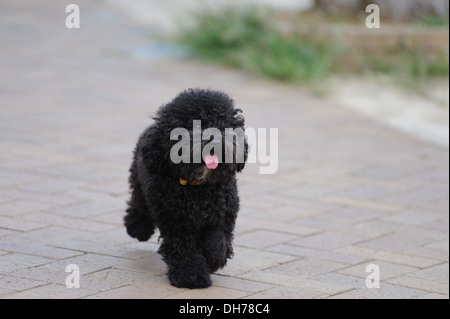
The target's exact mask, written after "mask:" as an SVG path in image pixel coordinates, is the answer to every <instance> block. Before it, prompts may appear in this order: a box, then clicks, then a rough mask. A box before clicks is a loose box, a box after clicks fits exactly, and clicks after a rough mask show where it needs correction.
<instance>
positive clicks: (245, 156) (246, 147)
mask: <svg viewBox="0 0 450 319" xmlns="http://www.w3.org/2000/svg"><path fill="white" fill-rule="evenodd" d="M248 148H249V146H248V143H247V138H246V137H245V138H244V162H243V163H236V172H238V173H240V172H241V171H242V170H243V169H244V167H245V163H246V162H247V156H248Z"/></svg>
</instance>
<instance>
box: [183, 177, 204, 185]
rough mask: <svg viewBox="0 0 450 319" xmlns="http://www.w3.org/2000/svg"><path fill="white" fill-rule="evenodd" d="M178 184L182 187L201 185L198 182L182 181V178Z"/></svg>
mask: <svg viewBox="0 0 450 319" xmlns="http://www.w3.org/2000/svg"><path fill="white" fill-rule="evenodd" d="M179 182H180V184H181V185H183V186H185V185H202V183H200V182H197V181H191V182H188V181H187V180H185V179H182V178H180V180H179Z"/></svg>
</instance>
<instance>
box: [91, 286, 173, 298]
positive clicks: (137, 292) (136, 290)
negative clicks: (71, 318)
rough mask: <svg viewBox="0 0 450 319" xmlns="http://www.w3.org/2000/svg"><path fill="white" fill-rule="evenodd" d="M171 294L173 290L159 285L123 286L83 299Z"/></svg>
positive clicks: (158, 296) (148, 296) (151, 296)
mask: <svg viewBox="0 0 450 319" xmlns="http://www.w3.org/2000/svg"><path fill="white" fill-rule="evenodd" d="M171 295H173V291H171V290H167V289H164V288H161V287H158V288H152V287H135V286H124V287H118V288H114V289H111V290H108V291H104V292H100V293H96V294H91V295H89V296H87V297H84V298H83V299H161V298H167V297H169V296H171Z"/></svg>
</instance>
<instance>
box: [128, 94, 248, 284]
mask: <svg viewBox="0 0 450 319" xmlns="http://www.w3.org/2000/svg"><path fill="white" fill-rule="evenodd" d="M233 104H234V102H233V100H231V99H230V97H229V96H228V95H226V94H224V93H222V92H218V91H213V90H200V89H189V90H187V91H184V92H182V93H180V94H179V95H178V96H177V97H176V98H175V99H174V100H173V101H172V102H170V103H168V104H166V105H163V106H162V107H161V108H160V109H159V110H158V112H157V114H156V116H155V117H154V120H155V122H154V123H153V125H151V126H150V127H148V128H147V129H146V130H145V131H144V132H143V133H142V135H141V136H140V138H139V141H138V143H137V146H136V148H135V150H134V156H133V162H132V165H131V168H130V177H129V183H130V190H131V199H130V200H129V201H128V208H127V210H126V212H127V214H126V216H125V218H124V221H125V226H126V228H127V232H128V234H129V235H130V236H131V237H133V238H137V239H138V240H139V241H146V240H148V239H149V238H150V236H151V235H152V234H153V233H154V231H155V228H156V227H158V228H159V230H160V233H161V238H162V239H163V240H162V243H161V246H160V248H159V250H158V252H159V253H160V254H161V256H162V257H163V260H164V261H165V262H166V264H167V266H168V277H169V280H170V283H171V284H172V285H174V286H176V287H186V288H204V287H209V286H210V285H211V280H210V276H209V275H210V274H211V273H213V272H215V271H217V270H218V269H219V268H222V267H224V266H225V264H226V262H227V259H228V258H231V257H232V255H233V249H232V240H233V229H234V225H235V220H236V216H237V213H238V210H239V197H238V191H237V185H236V176H235V175H236V172H240V171H242V169H243V168H244V165H245V160H246V158H247V151H248V145H247V142H246V140H245V137H244V138H243V139H242V138H240V136H238V134H236V133H235V134H234V136H232V138H231V139H229V138H227V136H228V135H229V134H230V130H234V131H235V132H238V131H239V129H240V130H241V131H243V130H244V118H243V116H242V115H240V113H241V112H242V111H241V110H240V109H236V108H234V106H233ZM209 128H216V129H217V130H215V133H217V132H220V133H221V137H220V136H218V135H217V134H214V135H212V134H211V135H210V134H209V133H211V131H208V133H207V134H206V136H205V129H209ZM180 129H181V132H186V133H187V134H185V135H183V134H181V135H177V134H173V132H177V130H178V131H180ZM196 134H201V135H202V139H200V140H199V139H198V137H199V136H197V142H196V136H195V135H196ZM171 135H172V136H171ZM173 135H175V137H174V136H173ZM242 136H243V135H242ZM183 137H184V138H189V140H188V141H190V142H188V143H187V144H186V143H185V141H184V144H183V145H184V146H185V147H184V148H180V149H179V150H178V149H177V148H176V146H177V143H181V142H180V141H182V140H183ZM206 148H208V150H206ZM202 150H203V152H201V151H202ZM205 150H206V152H205ZM230 150H231V151H232V152H234V153H232V156H231V157H230V156H229V155H227V154H229V153H227V152H229V151H230ZM183 151H184V154H183V155H184V157H183V158H184V160H182V161H181V162H179V157H177V156H180V155H181V153H183ZM196 151H197V152H198V154H195V152H196ZM239 151H241V154H242V156H240V160H238V157H239V156H238V153H239ZM186 152H188V153H187V154H186ZM201 153H203V155H202V156H201V157H200V155H199V154H201ZM222 154H224V155H225V156H223V158H220V157H222V156H221V155H222ZM186 155H187V156H186ZM196 156H197V161H195V157H196ZM227 156H228V157H227ZM226 157H227V158H228V159H230V158H231V160H225V158H226ZM174 158H178V160H174ZM176 162H179V163H176Z"/></svg>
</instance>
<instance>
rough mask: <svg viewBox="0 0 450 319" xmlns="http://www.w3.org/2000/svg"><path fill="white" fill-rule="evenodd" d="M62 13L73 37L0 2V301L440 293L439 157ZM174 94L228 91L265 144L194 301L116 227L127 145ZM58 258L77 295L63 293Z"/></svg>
mask: <svg viewBox="0 0 450 319" xmlns="http://www.w3.org/2000/svg"><path fill="white" fill-rule="evenodd" d="M78 1H79V2H77V4H79V5H80V7H82V8H83V9H82V10H83V12H84V15H82V16H83V18H82V23H83V25H84V26H83V27H82V28H81V29H78V30H76V32H71V31H68V30H67V29H66V28H64V26H62V27H61V25H60V23H59V22H60V19H59V18H58V16H59V17H61V12H63V11H61V9H62V10H63V9H64V6H61V5H57V6H55V5H54V3H53V2H51V1H44V0H36V1H33V2H30V1H26V0H16V1H13V2H11V1H6V2H5V1H3V2H0V38H2V39H3V40H4V42H5V43H8V44H9V45H8V46H5V47H4V48H2V50H1V51H0V64H1V65H2V75H3V76H1V77H0V87H1V88H2V89H1V90H0V101H1V103H2V105H1V113H2V114H1V116H0V298H89V299H94V298H96V299H99V298H111V299H113V298H186V299H189V298H233V299H235V298H308V299H309V298H423V299H437V298H441V297H446V298H448V295H449V292H448V280H449V279H448V251H449V248H448V247H449V243H448V237H449V236H448V233H449V227H448V224H449V217H448V213H449V195H448V191H449V187H448V160H449V155H448V150H445V149H439V148H436V147H434V146H431V145H429V144H427V143H425V142H422V141H418V140H415V139H413V138H410V137H408V136H406V135H404V134H403V133H400V132H396V131H394V130H392V129H390V128H386V126H384V125H382V124H379V123H377V122H375V121H373V120H372V119H367V118H365V117H362V116H360V115H358V114H356V113H354V112H353V111H351V110H347V109H345V108H341V107H337V106H336V104H335V102H334V101H332V100H331V99H329V98H327V97H317V96H314V95H312V94H309V93H308V92H307V91H305V90H299V88H298V87H297V86H286V85H284V84H281V83H275V82H270V81H261V80H260V79H258V78H257V77H253V76H249V75H247V74H245V73H242V72H236V71H235V70H232V69H227V68H222V67H220V66H216V65H208V64H204V63H202V62H200V61H196V60H193V59H190V58H175V57H167V56H164V58H160V57H154V56H148V57H141V58H137V57H136V56H134V55H133V54H131V53H128V52H133V51H134V50H136V48H140V47H141V46H142V44H143V43H146V44H148V43H150V44H153V43H158V45H159V41H158V42H157V41H156V40H155V39H153V38H152V37H153V35H150V38H149V37H148V36H146V34H148V32H147V31H148V29H147V28H146V27H144V26H140V25H138V24H136V23H135V21H131V20H130V19H129V17H126V16H125V15H124V14H123V12H121V11H120V10H118V9H117V8H115V7H113V6H111V5H110V4H109V2H108V1H107V2H106V3H104V4H99V3H96V2H93V1H87V0H78ZM151 5H153V6H158V5H159V4H158V3H157V2H154V3H153V2H152V3H151ZM156 11H157V10H156ZM156 11H155V12H156ZM58 21H59V22H58ZM19 22H20V23H19ZM22 22H24V23H22ZM19 24H20V28H18V27H19ZM29 26H33V27H32V28H30V27H29ZM19 29H20V30H21V31H23V32H18V31H19ZM22 29H23V30H22ZM72 31H74V30H72ZM37 34H45V37H40V38H39V39H38V40H39V41H38V42H39V44H38V45H36V43H37V42H36V35H37ZM152 34H153V33H152ZM192 74H195V75H196V76H195V77H192ZM68 75H70V76H68ZM188 87H211V88H217V89H220V90H223V91H225V92H227V93H229V94H230V96H232V97H233V98H234V99H235V101H236V105H237V106H238V107H242V108H243V109H244V116H245V117H246V125H247V127H253V128H264V127H265V128H270V127H275V128H278V129H279V136H280V139H279V145H278V147H279V154H280V158H279V163H278V164H279V165H278V171H277V173H276V174H273V175H261V174H259V168H260V166H261V165H260V163H256V164H252V163H248V164H247V166H246V169H245V171H244V172H243V174H239V192H240V198H241V211H240V213H239V216H238V219H237V225H236V231H235V242H234V252H235V255H234V257H233V259H231V260H229V261H228V264H227V265H226V267H224V268H223V269H221V270H219V271H218V272H217V273H216V274H213V275H212V281H213V285H212V287H210V288H208V289H199V290H188V289H178V288H175V287H173V286H171V285H170V283H169V281H168V278H167V275H166V272H167V266H166V265H165V263H164V262H163V261H162V259H161V256H160V255H159V254H158V253H157V250H158V247H159V245H160V243H159V242H158V238H159V236H160V233H159V232H158V231H157V232H156V233H155V234H154V236H152V238H151V239H150V240H149V241H148V242H144V243H141V242H138V241H136V240H135V239H132V238H130V237H129V236H128V235H127V233H126V230H125V227H124V226H123V216H124V214H125V209H126V201H127V200H128V199H129V194H128V182H127V178H128V169H129V165H130V162H131V157H132V151H133V147H134V145H135V143H136V140H137V139H138V137H139V134H140V133H141V132H142V130H143V129H144V128H145V127H147V126H148V125H150V124H151V123H152V120H151V118H149V115H150V116H151V115H153V114H155V112H156V110H157V108H158V107H159V106H160V105H162V104H163V103H166V102H167V101H169V100H170V99H171V98H172V97H173V96H175V95H176V94H177V93H178V92H179V91H181V90H183V89H186V88H188ZM24 88H27V89H26V91H24ZM274 105H277V106H280V110H281V111H280V112H274ZM293 145H295V146H296V147H292V146H293ZM374 154H384V155H383V156H375V155H374ZM368 263H377V264H379V265H380V270H381V276H382V277H381V279H382V282H381V284H382V285H381V288H380V289H368V288H367V287H365V276H366V273H365V272H362V271H364V270H365V269H363V268H364V266H365V265H366V264H368ZM69 264H76V265H78V266H79V267H80V272H81V277H80V283H81V288H80V289H68V288H66V287H65V279H66V278H67V276H68V273H66V272H65V269H66V266H67V265H69Z"/></svg>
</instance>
